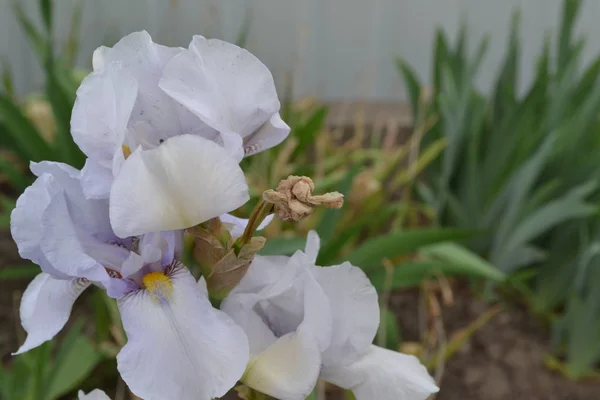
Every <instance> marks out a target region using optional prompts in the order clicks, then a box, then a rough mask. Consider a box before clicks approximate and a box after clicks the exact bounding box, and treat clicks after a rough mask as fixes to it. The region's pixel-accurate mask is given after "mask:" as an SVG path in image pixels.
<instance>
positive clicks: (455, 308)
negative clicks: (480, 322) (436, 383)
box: [390, 288, 600, 400]
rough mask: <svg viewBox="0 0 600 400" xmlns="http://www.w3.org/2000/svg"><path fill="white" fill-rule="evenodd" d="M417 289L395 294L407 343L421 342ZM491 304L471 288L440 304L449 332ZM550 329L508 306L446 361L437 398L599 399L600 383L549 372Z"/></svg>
mask: <svg viewBox="0 0 600 400" xmlns="http://www.w3.org/2000/svg"><path fill="white" fill-rule="evenodd" d="M417 302H418V293H417V292H416V291H405V292H399V293H395V294H394V295H393V296H392V298H391V304H390V306H391V308H392V310H393V311H394V312H395V313H396V315H397V316H398V320H399V323H400V326H401V329H402V334H403V339H404V340H405V341H410V340H419V332H418V330H417V329H416V327H417V326H418V311H417V307H416V304H417ZM489 308H490V306H489V305H488V304H486V303H485V302H483V301H481V300H478V299H475V298H473V296H472V295H471V293H470V291H469V290H468V289H467V288H462V289H461V290H459V291H458V292H456V291H455V293H454V305H452V306H447V307H443V308H442V316H443V321H444V329H445V331H446V332H447V334H448V336H450V335H451V333H452V332H456V331H457V330H460V329H462V328H464V327H466V326H468V325H469V324H470V323H471V322H472V321H474V320H475V319H476V318H477V317H478V316H480V315H481V314H483V313H484V312H486V310H488V309H489ZM548 352H549V336H548V333H547V329H546V328H545V327H544V326H543V324H541V323H540V322H539V321H538V320H536V319H534V318H532V317H531V316H529V315H528V314H527V313H526V311H525V310H524V309H522V308H519V307H517V306H510V305H508V306H505V307H504V309H503V310H502V311H500V312H499V313H498V314H496V315H495V316H494V317H493V318H492V319H491V320H489V321H488V322H487V323H486V324H485V325H484V326H483V327H481V328H480V329H479V330H477V331H476V332H475V333H474V334H473V335H472V336H471V337H470V340H469V341H468V342H467V343H466V344H465V345H464V346H463V347H462V348H461V349H460V350H459V351H458V352H457V353H456V354H455V355H454V356H453V357H452V358H451V359H450V360H448V361H447V363H446V365H445V368H444V371H445V372H444V374H443V377H442V380H441V386H440V393H439V394H438V395H437V397H435V398H436V400H467V399H473V400H475V399H477V400H479V399H484V400H521V399H522V400H598V399H600V382H599V381H595V382H573V381H569V380H567V379H566V378H564V377H563V376H562V375H559V374H557V373H553V372H551V371H549V370H548V369H547V368H546V367H545V365H544V361H543V359H544V356H545V355H546V354H547V353H548Z"/></svg>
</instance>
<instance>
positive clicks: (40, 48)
mask: <svg viewBox="0 0 600 400" xmlns="http://www.w3.org/2000/svg"><path fill="white" fill-rule="evenodd" d="M13 6H14V11H15V15H16V16H17V19H18V20H19V23H20V24H21V28H23V30H24V31H25V34H26V35H27V38H28V39H29V43H30V44H31V45H32V46H33V49H34V51H35V52H36V53H37V55H38V57H39V58H40V60H43V59H44V58H45V54H46V46H47V45H46V40H45V39H44V36H43V35H42V34H41V33H40V31H39V30H38V29H37V28H36V27H35V25H34V24H33V22H31V20H30V19H29V18H28V17H27V15H26V14H25V11H24V10H23V6H22V5H21V4H20V3H19V0H13Z"/></svg>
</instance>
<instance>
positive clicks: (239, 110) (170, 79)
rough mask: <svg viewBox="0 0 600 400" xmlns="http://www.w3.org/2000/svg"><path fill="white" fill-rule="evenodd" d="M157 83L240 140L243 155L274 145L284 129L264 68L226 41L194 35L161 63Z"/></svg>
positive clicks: (210, 123) (272, 89)
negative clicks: (162, 65)
mask: <svg viewBox="0 0 600 400" xmlns="http://www.w3.org/2000/svg"><path fill="white" fill-rule="evenodd" d="M159 86H160V87H161V88H162V89H163V90H164V91H165V92H166V93H167V94H169V96H171V97H172V98H173V99H175V100H177V101H178V102H179V103H181V104H182V105H184V106H185V107H186V108H187V109H189V110H190V111H191V112H193V113H194V114H195V115H197V116H198V117H199V118H200V119H201V120H202V121H203V122H205V123H206V124H208V125H209V126H211V127H212V128H214V129H216V130H217V131H219V132H221V134H228V133H231V132H232V133H235V134H237V135H239V136H240V137H242V138H243V139H244V141H243V148H244V152H245V154H246V155H250V154H254V153H257V152H259V151H261V150H266V149H268V148H270V147H273V146H275V145H277V144H279V143H280V142H281V141H283V139H284V138H285V137H286V136H287V135H288V134H289V127H288V126H287V125H286V124H285V123H284V122H283V121H281V118H279V115H278V111H279V107H280V104H279V100H278V98H277V93H276V90H275V84H274V81H273V77H272V75H271V73H270V71H269V70H268V68H267V67H266V66H265V65H264V64H263V63H261V62H260V60H258V58H256V57H255V56H254V55H252V54H251V53H250V52H248V51H247V50H245V49H242V48H240V47H238V46H236V45H233V44H231V43H227V42H224V41H221V40H217V39H206V38H204V37H202V36H195V37H194V39H193V40H192V42H191V43H190V45H189V48H188V50H186V51H184V52H182V53H181V54H179V55H177V56H176V57H174V58H173V59H172V60H171V61H170V62H169V63H168V64H167V65H166V67H165V70H164V72H163V77H162V79H161V80H160V83H159Z"/></svg>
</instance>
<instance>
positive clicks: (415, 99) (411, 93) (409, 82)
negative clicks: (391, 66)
mask: <svg viewBox="0 0 600 400" xmlns="http://www.w3.org/2000/svg"><path fill="white" fill-rule="evenodd" d="M396 67H397V68H398V70H399V71H400V73H401V74H402V77H403V79H404V88H405V90H406V91H407V92H408V99H409V100H410V105H411V106H412V113H413V121H417V117H418V115H419V99H420V97H421V85H420V84H419V78H418V77H417V74H416V72H415V70H414V69H412V67H411V66H410V65H408V64H407V63H406V62H405V61H404V60H403V59H401V58H397V59H396Z"/></svg>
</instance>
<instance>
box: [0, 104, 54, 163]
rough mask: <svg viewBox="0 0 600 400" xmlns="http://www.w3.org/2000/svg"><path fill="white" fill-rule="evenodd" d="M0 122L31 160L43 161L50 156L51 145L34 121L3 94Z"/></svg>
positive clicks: (0, 106) (0, 105)
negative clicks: (43, 137)
mask: <svg viewBox="0 0 600 400" xmlns="http://www.w3.org/2000/svg"><path fill="white" fill-rule="evenodd" d="M0 122H1V123H3V124H4V126H5V127H6V133H7V134H9V135H10V136H11V139H12V140H13V141H14V143H15V145H16V146H17V147H19V148H20V149H21V150H22V151H23V152H24V153H25V154H27V156H28V158H29V159H30V160H32V161H42V160H44V159H48V158H50V157H49V155H50V154H51V150H50V147H49V146H48V144H47V143H46V142H45V141H44V139H42V136H41V135H40V133H39V132H38V131H37V129H36V128H35V126H34V125H33V123H32V122H31V121H30V120H29V119H28V118H27V117H26V116H25V115H24V114H23V112H22V111H21V109H20V108H19V107H18V106H17V105H16V104H15V103H13V102H12V100H11V99H9V98H8V97H7V96H5V95H2V94H0Z"/></svg>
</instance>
